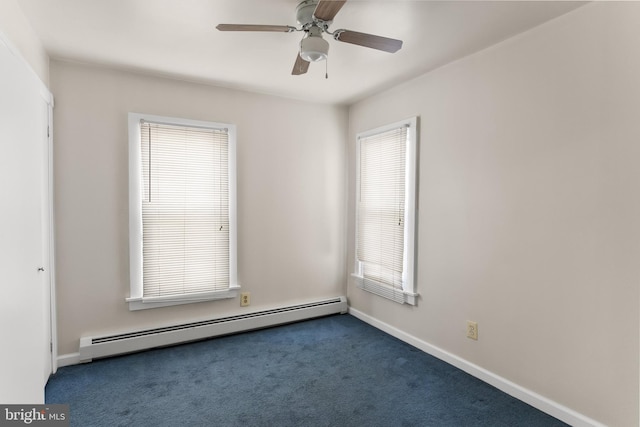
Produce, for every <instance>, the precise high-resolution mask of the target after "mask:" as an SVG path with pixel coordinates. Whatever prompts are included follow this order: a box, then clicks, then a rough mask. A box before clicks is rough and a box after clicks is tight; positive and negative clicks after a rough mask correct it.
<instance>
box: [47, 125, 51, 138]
mask: <svg viewBox="0 0 640 427" xmlns="http://www.w3.org/2000/svg"><path fill="white" fill-rule="evenodd" d="M49 136H50V135H49V126H47V138H49Z"/></svg>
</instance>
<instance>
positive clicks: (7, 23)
mask: <svg viewBox="0 0 640 427" xmlns="http://www.w3.org/2000/svg"><path fill="white" fill-rule="evenodd" d="M0 32H3V33H4V34H5V36H6V37H8V38H9V39H10V40H11V43H13V44H14V45H15V47H16V48H17V49H18V50H19V51H20V53H21V54H22V56H23V57H24V58H25V59H26V61H27V62H28V63H29V65H31V67H32V68H33V70H34V71H35V73H36V74H37V75H38V77H39V78H40V80H42V82H43V83H44V84H45V85H48V84H49V56H48V55H47V53H46V52H45V50H44V47H43V46H42V43H41V41H40V39H39V38H38V36H37V35H36V33H35V32H34V31H33V29H32V28H31V24H29V22H28V21H27V18H26V17H25V16H24V14H23V13H22V10H21V9H20V6H19V5H18V2H17V1H16V0H0Z"/></svg>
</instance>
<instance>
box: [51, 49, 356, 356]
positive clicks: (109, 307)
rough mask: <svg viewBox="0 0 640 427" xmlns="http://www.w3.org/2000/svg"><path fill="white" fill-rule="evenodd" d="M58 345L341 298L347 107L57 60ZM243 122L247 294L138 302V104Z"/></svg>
mask: <svg viewBox="0 0 640 427" xmlns="http://www.w3.org/2000/svg"><path fill="white" fill-rule="evenodd" d="M51 87H52V91H53V93H54V96H55V97H56V108H55V114H54V141H55V171H56V172H55V178H56V179H55V181H56V187H55V190H56V196H57V199H56V212H55V214H56V215H55V216H56V233H57V244H56V250H57V290H58V305H57V309H58V313H59V314H58V317H59V319H58V332H59V335H58V340H59V353H60V354H62V355H64V354H69V353H74V352H77V351H78V341H79V338H80V337H81V336H82V335H90V334H98V333H111V332H117V331H127V330H134V329H139V328H144V327H150V326H159V325H170V324H175V323H178V322H187V321H192V320H198V319H204V318H214V317H219V316H223V315H230V314H236V313H239V312H246V311H248V310H256V309H259V308H261V307H273V306H281V305H284V304H289V303H295V302H303V301H308V300H314V299H317V298H324V297H330V296H337V295H344V294H345V283H346V277H345V272H346V266H345V260H346V252H345V243H344V241H345V238H344V233H345V218H344V212H345V209H346V207H345V200H346V195H345V191H346V184H345V183H346V181H345V180H346V173H345V165H346V148H345V147H346V142H345V140H346V129H347V127H348V125H347V111H346V108H343V107H332V106H325V105H315V104H308V103H304V102H298V101H291V100H287V99H283V98H276V97H270V96H265V95H258V94H251V93H247V92H240V91H234V90H228V89H221V88H215V87H211V86H204V85H199V84H193V83H187V82H181V81H176V80H168V79H162V78H155V77H149V76H143V75H137V74H131V73H126V72H121V71H112V70H108V69H104V68H98V67H89V66H82V65H76V64H71V63H65V62H57V61H52V62H51ZM128 112H139V113H149V114H157V115H164V116H174V117H184V118H189V119H196V120H208V121H215V122H223V123H234V124H236V125H237V131H238V138H237V158H238V160H237V170H238V176H237V184H238V278H239V283H240V285H241V286H242V290H243V291H249V292H251V306H250V307H246V308H240V303H239V299H238V298H236V299H232V300H223V301H216V302H207V303H197V304H188V305H182V306H175V307H168V308H158V309H151V310H142V311H135V312H130V311H129V310H128V305H127V303H125V298H126V297H127V296H128V295H129V258H128V256H129V254H128V237H129V236H128V196H127V194H128V182H127V173H128V166H127V161H128V160H127V152H128V151H127V150H128V148H127V147H128V145H127V144H128V141H127V113H128Z"/></svg>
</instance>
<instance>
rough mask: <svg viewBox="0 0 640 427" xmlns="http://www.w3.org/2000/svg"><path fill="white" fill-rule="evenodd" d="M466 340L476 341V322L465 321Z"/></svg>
mask: <svg viewBox="0 0 640 427" xmlns="http://www.w3.org/2000/svg"><path fill="white" fill-rule="evenodd" d="M467 338H471V339H472V340H476V341H477V340H478V322H472V321H471V320H467Z"/></svg>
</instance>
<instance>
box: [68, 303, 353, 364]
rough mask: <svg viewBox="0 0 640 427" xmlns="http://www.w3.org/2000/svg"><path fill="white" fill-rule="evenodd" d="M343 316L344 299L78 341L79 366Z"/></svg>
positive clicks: (344, 308)
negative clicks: (181, 344) (288, 324)
mask: <svg viewBox="0 0 640 427" xmlns="http://www.w3.org/2000/svg"><path fill="white" fill-rule="evenodd" d="M346 312H347V298H346V297H336V298H331V299H327V300H322V301H316V302H311V303H306V304H299V305H291V306H286V307H281V308H275V309H270V310H262V311H255V312H252V313H246V314H239V315H235V316H228V317H222V318H218V319H210V320H204V321H200V322H192V323H185V324H182V325H174V326H167V327H162V328H155V329H147V330H143V331H135V332H127V333H123V334H116V335H105V336H93V337H91V336H90V337H82V338H80V362H81V363H85V362H91V360H93V359H98V358H101V357H109V356H115V355H119V354H126V353H133V352H136V351H142V350H147V349H150V348H155V347H164V346H168V345H173V344H179V343H184V342H189V341H197V340H202V339H206V338H212V337H217V336H222V335H229V334H234V333H238V332H246V331H251V330H254V329H261V328H268V327H270V326H277V325H283V324H285V323H291V322H298V321H301V320H307V319H313V318H315V317H322V316H328V315H331V314H338V313H342V314H344V313H346Z"/></svg>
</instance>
